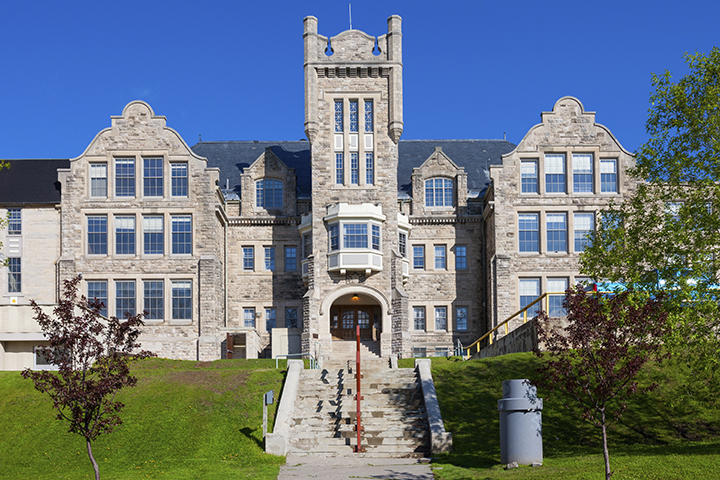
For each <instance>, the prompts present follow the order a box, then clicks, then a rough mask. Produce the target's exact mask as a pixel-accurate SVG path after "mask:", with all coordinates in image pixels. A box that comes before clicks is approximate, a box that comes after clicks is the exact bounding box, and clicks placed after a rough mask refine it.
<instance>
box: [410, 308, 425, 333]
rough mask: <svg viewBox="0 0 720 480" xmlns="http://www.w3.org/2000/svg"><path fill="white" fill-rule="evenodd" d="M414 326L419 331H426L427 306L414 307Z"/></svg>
mask: <svg viewBox="0 0 720 480" xmlns="http://www.w3.org/2000/svg"><path fill="white" fill-rule="evenodd" d="M413 327H414V329H415V330H417V331H419V332H424V331H425V307H413Z"/></svg>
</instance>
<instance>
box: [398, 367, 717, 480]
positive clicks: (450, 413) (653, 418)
mask: <svg viewBox="0 0 720 480" xmlns="http://www.w3.org/2000/svg"><path fill="white" fill-rule="evenodd" d="M401 362H407V364H406V365H403V364H402V363H401V366H410V364H411V362H412V360H402V361H401ZM538 362H539V360H538V359H537V358H535V357H534V356H532V354H514V355H505V356H502V357H497V358H492V359H484V360H471V361H467V362H463V361H462V360H460V359H457V358H450V359H444V358H435V359H433V369H432V371H433V377H434V379H435V385H436V388H437V392H438V400H439V403H440V407H441V410H442V414H443V420H444V421H445V427H446V429H447V430H449V431H451V432H452V433H453V452H452V453H451V454H449V455H447V456H441V457H439V458H436V459H435V461H434V466H435V467H436V468H438V467H440V469H436V470H435V474H436V476H437V477H438V478H442V479H448V480H459V479H478V478H523V479H531V478H533V479H534V478H598V479H599V478H604V466H603V459H602V450H601V447H600V441H601V438H600V430H599V428H597V427H594V426H592V425H590V424H589V423H587V422H583V421H581V420H580V419H579V418H580V417H579V416H578V415H573V414H571V413H570V412H568V410H566V409H565V408H564V407H563V406H562V399H561V398H560V397H556V396H550V397H548V395H547V392H542V391H540V392H538V395H539V396H540V397H541V398H543V399H544V409H543V412H542V415H543V448H544V457H545V459H544V465H543V467H541V468H530V467H526V468H518V469H513V470H508V471H505V470H503V469H502V466H501V465H500V464H499V463H500V439H499V414H498V410H497V400H498V399H500V398H502V381H503V380H508V379H513V378H529V379H530V380H533V379H534V378H535V372H534V370H535V368H536V366H537V365H538ZM678 372H680V370H678V368H677V365H669V366H665V367H662V368H658V367H656V366H649V367H647V368H646V369H645V370H644V371H643V372H642V374H641V384H643V383H645V384H647V383H649V382H658V383H659V384H660V387H659V389H658V390H656V391H654V392H650V393H647V394H637V395H636V396H635V397H633V398H632V399H631V401H630V404H629V408H628V410H627V412H626V413H625V414H624V416H623V417H622V419H621V420H620V422H618V423H616V424H614V425H613V426H612V427H611V428H610V432H609V442H610V445H609V448H610V466H611V468H612V469H613V471H614V472H615V475H616V476H615V477H613V478H638V479H641V478H642V479H644V478H663V479H665V478H678V479H680V478H683V479H685V478H698V479H706V478H720V409H718V405H717V404H714V405H710V404H708V403H706V402H700V401H694V400H693V399H692V398H689V399H684V400H682V401H680V400H679V392H678V389H677V387H676V382H675V378H676V375H680V373H678Z"/></svg>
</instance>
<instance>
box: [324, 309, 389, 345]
mask: <svg viewBox="0 0 720 480" xmlns="http://www.w3.org/2000/svg"><path fill="white" fill-rule="evenodd" d="M380 320H381V319H380V308H379V307H372V306H359V305H358V306H356V305H341V306H337V307H333V308H332V309H331V310H330V333H331V334H332V336H333V337H334V338H338V339H341V340H355V327H356V326H357V325H360V338H361V339H363V340H377V339H379V338H380V328H381V327H380V326H381V324H382V323H381V321H380Z"/></svg>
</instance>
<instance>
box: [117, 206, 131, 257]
mask: <svg viewBox="0 0 720 480" xmlns="http://www.w3.org/2000/svg"><path fill="white" fill-rule="evenodd" d="M115 254H116V255H135V217H134V216H130V215H123V216H117V217H115Z"/></svg>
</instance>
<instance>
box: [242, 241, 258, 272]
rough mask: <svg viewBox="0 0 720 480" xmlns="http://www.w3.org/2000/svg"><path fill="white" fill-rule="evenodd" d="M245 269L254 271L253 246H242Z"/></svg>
mask: <svg viewBox="0 0 720 480" xmlns="http://www.w3.org/2000/svg"><path fill="white" fill-rule="evenodd" d="M242 251H243V270H244V271H246V272H252V271H253V270H255V249H254V248H253V247H242Z"/></svg>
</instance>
